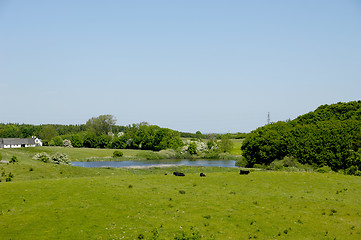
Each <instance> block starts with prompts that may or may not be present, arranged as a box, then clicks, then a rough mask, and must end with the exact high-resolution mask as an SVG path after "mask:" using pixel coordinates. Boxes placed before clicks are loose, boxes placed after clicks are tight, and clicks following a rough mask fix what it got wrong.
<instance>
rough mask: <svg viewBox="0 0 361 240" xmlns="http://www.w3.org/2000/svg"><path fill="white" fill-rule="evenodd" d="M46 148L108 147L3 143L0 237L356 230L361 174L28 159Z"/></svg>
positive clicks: (100, 152)
mask: <svg viewBox="0 0 361 240" xmlns="http://www.w3.org/2000/svg"><path fill="white" fill-rule="evenodd" d="M43 151H45V152H48V153H49V154H52V153H55V152H64V153H67V154H68V155H69V156H70V158H71V159H72V160H74V159H77V160H80V159H86V158H89V157H110V156H111V155H112V152H113V150H111V149H107V150H104V149H67V148H53V147H42V148H26V149H25V148H22V149H0V153H1V154H2V156H3V160H9V159H10V158H11V157H12V156H16V157H17V159H18V163H15V164H6V163H1V164H0V174H2V175H5V176H8V174H9V173H10V172H11V174H12V175H13V178H12V180H11V181H10V182H6V181H5V180H4V179H5V176H2V175H0V179H1V180H2V182H0V239H361V198H360V196H361V180H360V177H355V176H346V175H341V174H336V173H333V174H331V173H330V174H321V173H313V172H273V171H252V172H251V173H250V174H249V175H239V169H238V168H217V167H211V168H206V167H170V168H149V169H115V168H100V169H87V168H80V167H72V166H65V165H55V164H50V163H42V162H39V161H36V160H33V159H31V157H32V156H33V155H34V154H35V153H36V152H43ZM135 154H136V150H133V151H129V152H128V150H126V151H124V155H125V157H127V156H134V155H135ZM173 171H182V172H184V173H185V175H186V176H185V177H175V176H173V175H172V174H171V173H172V172H173ZM200 172H203V173H205V174H206V175H207V176H206V177H204V178H201V177H199V173H200ZM3 173H4V174H3Z"/></svg>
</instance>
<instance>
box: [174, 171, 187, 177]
mask: <svg viewBox="0 0 361 240" xmlns="http://www.w3.org/2000/svg"><path fill="white" fill-rule="evenodd" d="M173 175H174V176H178V177H184V176H185V175H184V173H181V172H173Z"/></svg>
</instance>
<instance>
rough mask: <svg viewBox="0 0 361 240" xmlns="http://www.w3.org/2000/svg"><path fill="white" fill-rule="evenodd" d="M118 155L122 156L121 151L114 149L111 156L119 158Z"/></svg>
mask: <svg viewBox="0 0 361 240" xmlns="http://www.w3.org/2000/svg"><path fill="white" fill-rule="evenodd" d="M120 157H123V152H122V151H118V150H116V151H114V152H113V158H120Z"/></svg>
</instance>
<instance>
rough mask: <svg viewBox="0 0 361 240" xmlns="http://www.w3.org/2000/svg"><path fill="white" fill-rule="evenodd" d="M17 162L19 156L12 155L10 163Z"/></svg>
mask: <svg viewBox="0 0 361 240" xmlns="http://www.w3.org/2000/svg"><path fill="white" fill-rule="evenodd" d="M17 162H18V158H17V157H16V156H12V157H11V159H10V161H9V163H12V164H14V163H17Z"/></svg>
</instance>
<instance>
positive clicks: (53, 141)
mask: <svg viewBox="0 0 361 240" xmlns="http://www.w3.org/2000/svg"><path fill="white" fill-rule="evenodd" d="M49 145H50V146H59V147H60V146H64V142H63V139H62V138H61V137H60V136H56V137H53V138H52V139H51V141H50V142H49Z"/></svg>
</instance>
